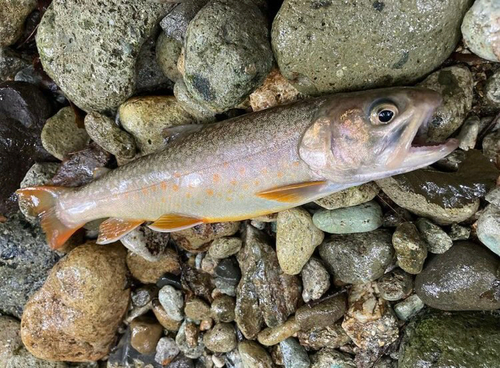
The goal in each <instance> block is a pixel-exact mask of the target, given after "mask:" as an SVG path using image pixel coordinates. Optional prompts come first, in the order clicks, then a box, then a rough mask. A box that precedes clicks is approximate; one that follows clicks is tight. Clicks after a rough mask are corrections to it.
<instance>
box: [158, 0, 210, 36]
mask: <svg viewBox="0 0 500 368" xmlns="http://www.w3.org/2000/svg"><path fill="white" fill-rule="evenodd" d="M206 3H208V0H188V1H183V2H181V3H179V4H178V5H177V6H176V7H175V8H174V9H172V10H171V11H169V12H168V14H167V15H166V16H165V17H164V18H163V19H162V20H161V22H160V26H161V28H162V30H163V33H164V34H165V35H166V36H168V37H169V38H171V39H174V40H176V41H178V42H180V43H182V42H184V37H185V35H186V31H187V28H188V25H189V22H191V20H192V19H193V18H194V16H195V15H196V14H197V13H198V11H199V10H200V9H201V8H202V7H203V6H205V4H206Z"/></svg>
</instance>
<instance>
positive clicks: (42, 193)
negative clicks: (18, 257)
mask: <svg viewBox="0 0 500 368" xmlns="http://www.w3.org/2000/svg"><path fill="white" fill-rule="evenodd" d="M69 190H71V189H69V188H63V187H52V186H43V187H31V188H23V189H19V190H18V191H17V192H16V193H17V195H18V196H19V200H20V201H23V202H24V203H25V204H26V206H27V207H28V210H29V213H30V215H34V216H35V215H39V216H40V217H41V223H42V229H43V231H44V232H45V234H46V236H47V243H49V245H50V247H51V248H52V249H58V248H60V247H61V246H62V245H63V244H64V243H65V242H66V241H67V240H68V239H69V238H70V237H71V235H73V234H74V233H75V232H76V231H77V230H78V229H79V228H80V227H81V226H78V227H74V228H70V227H67V226H66V225H64V224H63V223H62V222H61V221H60V220H59V219H58V218H57V213H56V208H55V205H56V203H57V200H58V198H59V196H60V195H61V194H62V193H64V192H66V191H69Z"/></svg>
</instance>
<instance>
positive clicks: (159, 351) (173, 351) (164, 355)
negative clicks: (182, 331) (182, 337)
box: [155, 337, 180, 365]
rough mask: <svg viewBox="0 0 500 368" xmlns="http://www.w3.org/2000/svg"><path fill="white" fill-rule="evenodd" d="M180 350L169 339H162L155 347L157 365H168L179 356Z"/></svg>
mask: <svg viewBox="0 0 500 368" xmlns="http://www.w3.org/2000/svg"><path fill="white" fill-rule="evenodd" d="M179 353H180V350H179V348H178V347H177V345H176V344H175V341H174V340H173V339H172V338H170V337H162V338H161V339H160V340H159V341H158V345H156V354H155V361H156V362H157V363H158V364H162V365H168V364H169V363H171V362H172V360H174V358H175V357H176V356H177V355H179Z"/></svg>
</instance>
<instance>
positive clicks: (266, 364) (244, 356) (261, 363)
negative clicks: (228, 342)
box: [238, 340, 274, 368]
mask: <svg viewBox="0 0 500 368" xmlns="http://www.w3.org/2000/svg"><path fill="white" fill-rule="evenodd" d="M238 351H239V353H240V356H241V362H242V363H243V368H273V366H274V365H273V361H272V360H271V356H270V355H269V354H268V353H267V351H266V350H265V349H264V348H263V347H262V346H260V345H259V344H257V343H256V342H254V341H248V340H246V341H242V342H240V343H239V344H238Z"/></svg>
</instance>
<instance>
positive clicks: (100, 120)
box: [85, 112, 135, 159]
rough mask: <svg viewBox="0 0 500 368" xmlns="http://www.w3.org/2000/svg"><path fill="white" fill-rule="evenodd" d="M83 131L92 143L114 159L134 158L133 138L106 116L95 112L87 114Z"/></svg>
mask: <svg viewBox="0 0 500 368" xmlns="http://www.w3.org/2000/svg"><path fill="white" fill-rule="evenodd" d="M85 129H86V130H87V133H88V134H89V136H90V138H92V140H93V141H95V142H96V143H97V144H98V145H99V146H101V147H102V148H104V149H105V150H106V151H108V152H109V153H111V154H113V155H115V156H116V157H118V158H123V159H130V158H133V157H134V156H135V141H134V138H132V136H131V135H130V134H128V133H127V132H125V131H123V130H121V129H120V128H119V127H118V125H116V124H115V122H114V121H113V120H112V119H111V118H109V117H107V116H106V115H102V114H99V113H96V112H93V113H90V114H87V116H85Z"/></svg>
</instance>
